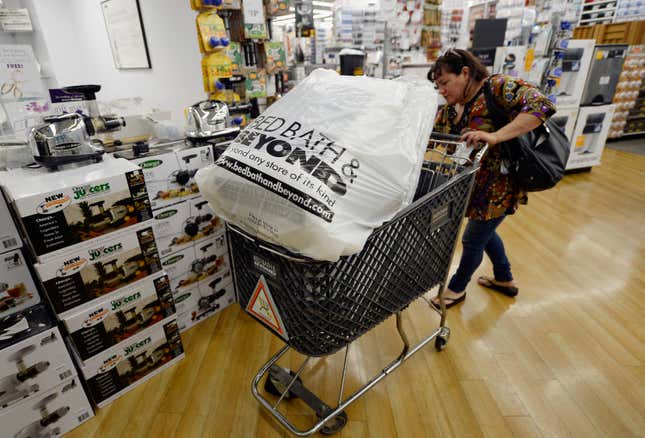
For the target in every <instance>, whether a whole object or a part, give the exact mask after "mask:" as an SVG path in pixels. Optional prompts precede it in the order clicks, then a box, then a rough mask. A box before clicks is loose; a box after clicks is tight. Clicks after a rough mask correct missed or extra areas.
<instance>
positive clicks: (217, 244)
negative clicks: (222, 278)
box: [170, 235, 230, 293]
mask: <svg viewBox="0 0 645 438" xmlns="http://www.w3.org/2000/svg"><path fill="white" fill-rule="evenodd" d="M194 250H195V256H194V259H193V261H192V262H191V263H190V266H189V268H188V270H186V271H184V272H180V273H178V274H176V275H175V276H174V278H173V277H171V279H170V284H171V287H172V290H173V292H175V293H178V292H181V291H182V290H187V289H188V288H190V287H192V285H193V284H195V283H200V282H203V281H206V280H208V279H211V280H212V279H214V278H215V277H216V276H217V275H218V274H221V273H222V272H225V271H226V270H228V269H229V266H230V265H229V261H228V251H227V246H226V238H225V236H224V235H222V236H219V237H215V238H213V239H208V240H204V241H202V242H199V243H197V244H196V245H195V248H194Z"/></svg>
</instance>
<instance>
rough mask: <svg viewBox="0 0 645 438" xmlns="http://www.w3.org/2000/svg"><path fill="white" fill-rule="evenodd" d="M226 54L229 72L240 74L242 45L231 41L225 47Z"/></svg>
mask: <svg viewBox="0 0 645 438" xmlns="http://www.w3.org/2000/svg"><path fill="white" fill-rule="evenodd" d="M224 53H226V56H228V58H229V59H230V60H231V72H232V73H233V74H234V75H241V74H242V67H243V66H244V64H243V61H242V46H241V44H240V43H238V42H235V41H231V44H229V46H228V47H227V48H226V51H225V52H224Z"/></svg>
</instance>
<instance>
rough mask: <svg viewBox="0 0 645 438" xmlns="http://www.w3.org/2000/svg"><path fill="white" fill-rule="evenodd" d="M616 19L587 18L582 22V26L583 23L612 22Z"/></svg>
mask: <svg viewBox="0 0 645 438" xmlns="http://www.w3.org/2000/svg"><path fill="white" fill-rule="evenodd" d="M613 19H614V17H613V16H611V17H602V18H585V19H583V20H580V24H583V23H595V22H596V21H612V20H613Z"/></svg>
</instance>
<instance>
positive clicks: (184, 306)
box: [173, 270, 233, 314]
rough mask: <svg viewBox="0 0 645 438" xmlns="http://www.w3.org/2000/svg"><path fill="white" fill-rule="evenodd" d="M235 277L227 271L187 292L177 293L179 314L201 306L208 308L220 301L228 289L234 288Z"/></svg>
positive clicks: (174, 296)
mask: <svg viewBox="0 0 645 438" xmlns="http://www.w3.org/2000/svg"><path fill="white" fill-rule="evenodd" d="M232 283H233V277H232V276H231V272H230V271H229V270H226V271H225V272H221V273H220V274H219V275H216V276H214V278H207V279H206V280H204V281H201V282H199V283H196V284H195V285H194V286H193V287H190V288H187V289H186V290H183V291H179V292H175V293H174V294H173V298H174V300H175V308H176V309H177V314H180V313H183V312H185V311H187V310H188V309H193V308H195V307H198V306H201V307H203V308H206V307H208V306H209V305H210V304H211V303H214V302H216V301H218V300H219V299H220V298H221V297H222V296H224V295H225V294H226V292H227V290H228V289H227V288H229V287H232Z"/></svg>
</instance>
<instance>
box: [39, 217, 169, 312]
mask: <svg viewBox="0 0 645 438" xmlns="http://www.w3.org/2000/svg"><path fill="white" fill-rule="evenodd" d="M35 268H36V271H37V272H38V275H39V277H40V279H41V281H42V283H43V287H44V289H45V293H46V295H47V297H48V298H49V301H50V303H51V304H52V307H53V308H54V311H55V312H56V313H57V314H58V316H59V319H65V318H67V317H69V316H70V315H72V314H73V312H70V311H71V310H73V309H74V308H76V307H78V306H80V305H82V304H85V303H88V302H90V301H93V300H96V299H97V298H99V297H102V296H105V295H107V294H108V293H111V292H113V291H116V290H118V289H120V288H122V287H124V286H127V285H128V284H131V283H134V282H135V281H138V280H142V279H143V278H145V277H147V276H149V275H152V274H154V273H155V272H158V271H160V270H161V263H160V262H159V255H158V253H157V245H156V243H155V236H154V233H153V231H152V228H151V227H150V225H149V224H145V223H144V224H141V225H140V226H138V227H135V228H132V229H128V230H125V231H124V232H122V233H118V234H113V235H109V236H105V237H104V238H103V239H99V240H94V241H91V242H86V243H85V244H83V245H78V246H75V247H74V248H72V249H71V250H70V251H68V252H65V253H63V254H60V255H57V256H56V257H52V258H48V259H47V260H45V261H43V262H41V263H38V264H36V265H35Z"/></svg>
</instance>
